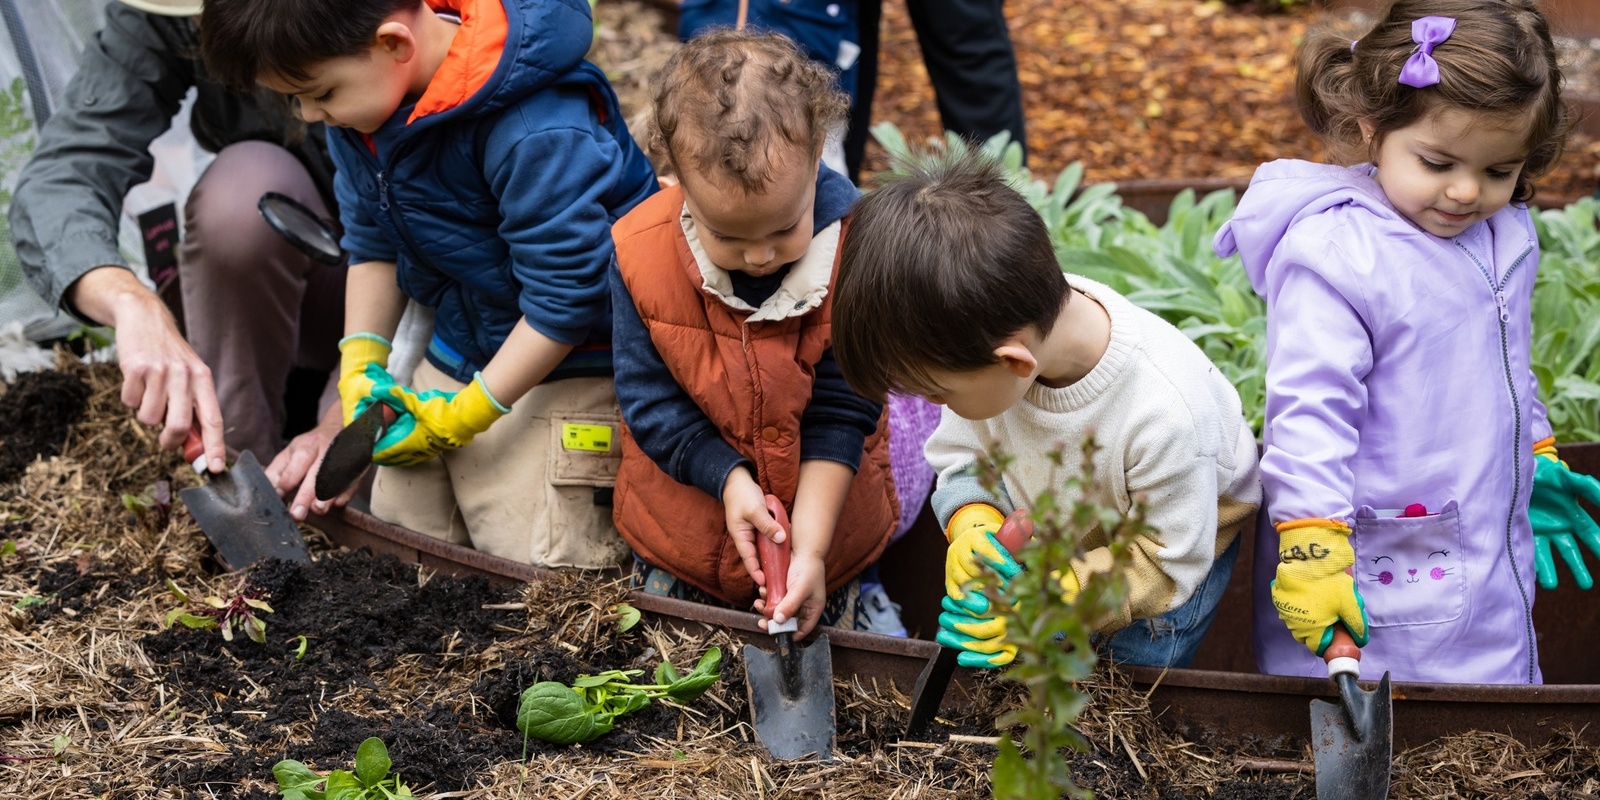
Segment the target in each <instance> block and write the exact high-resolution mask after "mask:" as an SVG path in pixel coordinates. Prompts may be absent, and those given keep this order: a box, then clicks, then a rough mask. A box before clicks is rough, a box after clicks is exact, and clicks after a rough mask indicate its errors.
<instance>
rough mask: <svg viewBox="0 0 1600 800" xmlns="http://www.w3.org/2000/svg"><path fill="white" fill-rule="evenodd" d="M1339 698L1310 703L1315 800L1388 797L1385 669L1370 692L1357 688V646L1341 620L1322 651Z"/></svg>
mask: <svg viewBox="0 0 1600 800" xmlns="http://www.w3.org/2000/svg"><path fill="white" fill-rule="evenodd" d="M1322 657H1323V659H1324V660H1325V661H1327V663H1328V677H1329V678H1330V679H1332V680H1333V682H1334V684H1336V685H1337V686H1338V687H1339V702H1337V703H1329V702H1327V701H1326V700H1312V701H1311V749H1312V753H1313V755H1314V756H1315V757H1316V765H1317V800H1383V799H1384V798H1387V797H1388V796H1389V759H1390V757H1391V756H1393V755H1394V701H1393V697H1392V695H1391V693H1390V689H1389V673H1387V672H1385V673H1383V680H1381V681H1378V687H1377V688H1376V689H1373V690H1370V691H1368V690H1365V689H1362V688H1361V687H1360V686H1359V685H1358V684H1357V683H1356V678H1357V677H1358V676H1359V675H1360V673H1361V648H1359V647H1357V646H1356V642H1355V639H1354V638H1353V637H1352V636H1351V635H1350V632H1349V631H1347V630H1345V627H1344V625H1343V624H1342V623H1340V624H1336V625H1334V628H1333V643H1332V644H1330V645H1328V649H1327V650H1326V651H1324V652H1323V656H1322Z"/></svg>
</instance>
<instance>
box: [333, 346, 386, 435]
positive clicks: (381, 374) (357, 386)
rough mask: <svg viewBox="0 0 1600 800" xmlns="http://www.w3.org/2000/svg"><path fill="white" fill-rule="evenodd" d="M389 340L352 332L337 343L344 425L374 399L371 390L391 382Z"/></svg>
mask: <svg viewBox="0 0 1600 800" xmlns="http://www.w3.org/2000/svg"><path fill="white" fill-rule="evenodd" d="M389 350H390V344H389V340H388V339H385V338H383V337H382V336H379V335H378V334H376V333H353V334H350V335H349V336H346V337H344V338H343V339H340V340H339V405H340V410H341V411H342V413H343V416H344V424H346V425H349V424H350V422H351V420H354V419H355V418H356V415H357V414H360V413H361V412H363V411H365V410H367V406H369V405H371V404H372V403H373V402H374V400H375V399H376V397H375V396H374V395H373V393H372V392H373V388H374V387H375V386H376V385H377V384H379V383H382V382H388V383H390V384H392V383H394V378H392V377H390V376H389V371H388V370H387V369H386V367H387V366H388V365H389Z"/></svg>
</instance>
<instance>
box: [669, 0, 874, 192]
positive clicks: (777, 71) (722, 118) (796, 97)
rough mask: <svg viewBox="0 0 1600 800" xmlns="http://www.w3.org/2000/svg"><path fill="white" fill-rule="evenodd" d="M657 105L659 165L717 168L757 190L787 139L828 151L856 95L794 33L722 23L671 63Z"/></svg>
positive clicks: (691, 42) (676, 168) (761, 188)
mask: <svg viewBox="0 0 1600 800" xmlns="http://www.w3.org/2000/svg"><path fill="white" fill-rule="evenodd" d="M650 106H651V112H652V123H651V125H650V130H649V134H648V135H647V136H646V138H645V146H646V148H647V150H648V151H649V153H650V156H651V158H652V159H654V160H655V162H656V163H657V164H659V165H663V166H666V167H669V168H671V170H672V171H674V172H683V171H684V170H686V169H697V170H711V171H714V172H716V173H717V174H718V175H719V176H722V177H726V178H728V179H731V180H732V182H733V183H734V184H735V185H736V186H738V187H739V188H740V189H742V190H744V191H745V192H750V193H758V192H762V191H764V190H765V189H766V186H767V182H768V181H769V180H771V178H772V167H773V159H774V158H775V157H776V156H777V155H778V154H779V152H780V151H779V149H778V148H779V147H781V146H782V144H784V143H788V144H789V145H792V146H799V147H805V148H809V150H810V157H811V158H812V159H815V158H817V157H819V156H820V155H821V154H822V145H823V142H824V141H826V139H827V137H828V130H829V129H830V128H832V127H833V126H835V125H838V124H842V123H843V122H844V119H845V114H846V113H847V111H848V110H849V107H850V99H849V98H848V97H846V96H845V94H844V93H843V92H841V91H839V89H838V87H837V86H836V85H835V83H834V76H833V73H832V72H831V71H829V70H828V68H827V67H825V66H823V65H822V64H819V63H817V62H815V61H812V60H811V59H809V58H806V56H805V54H803V53H801V52H800V48H799V47H797V46H796V45H795V43H794V42H793V41H792V40H791V39H789V37H787V36H784V35H782V34H778V33H755V32H751V31H740V30H734V29H732V28H714V29H712V30H709V31H706V32H705V33H702V34H700V35H699V36H696V37H694V38H693V39H690V40H689V41H688V42H685V43H684V45H683V46H682V47H680V48H678V50H677V52H675V53H673V54H672V57H671V58H669V59H667V63H666V64H664V65H663V66H662V67H661V73H660V75H659V76H658V77H657V79H656V85H655V90H654V91H653V92H651V97H650ZM680 131H681V133H680Z"/></svg>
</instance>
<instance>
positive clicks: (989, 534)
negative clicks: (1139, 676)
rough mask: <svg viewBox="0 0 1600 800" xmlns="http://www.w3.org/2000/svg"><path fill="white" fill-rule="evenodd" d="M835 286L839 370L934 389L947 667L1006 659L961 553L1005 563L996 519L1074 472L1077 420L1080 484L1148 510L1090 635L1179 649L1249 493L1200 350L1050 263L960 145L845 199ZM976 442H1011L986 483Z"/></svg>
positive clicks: (1113, 643)
mask: <svg viewBox="0 0 1600 800" xmlns="http://www.w3.org/2000/svg"><path fill="white" fill-rule="evenodd" d="M836 292H837V296H836V298H835V300H834V320H833V324H834V331H833V332H834V352H835V355H836V357H837V359H838V362H839V366H840V368H841V369H842V370H843V372H844V375H845V377H846V378H847V379H848V380H849V381H850V383H851V384H852V385H854V386H855V387H856V388H857V389H858V390H859V391H860V392H861V394H862V395H864V396H866V397H882V396H884V394H886V393H887V392H888V391H890V390H895V391H901V392H906V393H913V394H920V395H922V396H924V397H926V398H928V399H929V400H931V401H933V402H935V403H939V404H941V405H943V406H944V407H945V408H944V414H943V418H942V419H941V420H940V423H939V428H938V430H937V431H935V432H934V434H933V437H932V438H931V439H930V440H929V441H928V444H927V448H926V454H927V458H928V461H929V462H930V463H931V464H932V465H933V468H934V469H935V470H936V471H937V472H938V473H939V477H938V486H937V488H936V489H935V491H934V495H933V507H934V510H935V511H936V512H937V513H938V515H939V521H940V523H941V524H942V525H943V526H944V528H945V535H946V537H947V538H948V539H949V541H950V546H949V550H948V552H947V554H946V565H945V588H946V591H947V592H948V597H947V598H946V599H945V602H944V606H945V609H946V612H947V613H945V614H943V615H942V616H941V617H940V626H941V631H940V634H939V641H940V642H941V643H943V644H945V645H946V646H949V647H955V648H958V649H961V650H963V651H965V652H963V653H962V654H961V658H960V661H961V663H962V664H963V665H966V666H980V667H982V666H1001V665H1004V664H1008V663H1010V662H1011V660H1012V658H1013V657H1014V655H1015V653H1016V648H1015V646H1014V645H1012V644H1010V643H1008V642H1007V641H1006V637H1005V629H1004V623H1003V621H1001V620H998V619H995V618H992V617H990V616H988V615H987V614H988V607H987V606H988V603H987V600H985V599H984V597H983V595H982V594H981V592H977V591H974V590H973V589H974V579H975V578H978V577H979V576H980V571H979V569H978V564H979V563H982V562H983V561H988V562H990V563H991V564H995V565H997V566H998V568H999V571H1000V573H1001V575H1002V576H1005V577H1009V576H1010V575H1013V574H1015V573H1016V571H1017V570H1019V569H1020V567H1018V566H1017V564H1016V562H1015V561H1014V560H1013V559H1012V558H1011V555H1010V553H1008V552H1006V550H1005V548H1004V547H1002V546H1001V545H1000V544H999V542H998V541H996V539H995V535H994V534H995V532H996V531H997V530H999V527H1000V524H1001V522H1002V521H1003V520H1004V519H1005V517H1006V515H1007V514H1008V513H1010V512H1011V511H1013V510H1014V509H1018V508H1026V507H1027V506H1028V505H1029V504H1031V503H1032V502H1033V501H1034V500H1035V499H1036V498H1038V497H1039V496H1040V494H1041V493H1043V492H1046V491H1052V490H1053V491H1060V490H1061V489H1062V488H1063V487H1064V485H1065V482H1066V481H1067V480H1068V479H1070V478H1072V477H1074V476H1075V475H1076V474H1077V472H1078V470H1079V464H1078V460H1077V459H1076V458H1074V457H1072V456H1073V454H1074V453H1075V452H1076V451H1077V449H1078V448H1079V446H1080V444H1081V442H1082V441H1083V440H1084V438H1085V437H1087V436H1089V435H1091V434H1092V435H1093V436H1094V440H1095V443H1096V444H1097V445H1098V450H1097V452H1096V453H1095V455H1094V462H1095V470H1096V474H1097V475H1098V476H1099V484H1100V487H1099V489H1100V490H1101V491H1103V492H1104V493H1105V496H1103V497H1096V498H1091V499H1093V500H1095V501H1096V502H1099V503H1102V504H1104V505H1107V506H1114V507H1116V508H1118V509H1121V510H1122V511H1124V512H1126V511H1128V510H1130V509H1131V507H1132V503H1133V501H1134V499H1135V498H1141V497H1142V498H1143V499H1144V501H1145V503H1146V505H1147V513H1146V521H1147V522H1148V523H1149V524H1150V525H1151V526H1152V527H1153V528H1154V529H1155V533H1153V534H1150V535H1147V536H1144V537H1141V538H1140V539H1139V540H1137V541H1135V542H1134V543H1133V548H1132V554H1133V561H1132V564H1131V567H1130V569H1129V572H1128V581H1129V588H1130V592H1129V597H1128V602H1127V605H1126V606H1125V607H1124V608H1123V609H1122V610H1121V613H1120V614H1118V615H1117V616H1116V618H1114V619H1112V620H1109V621H1108V622H1107V624H1106V626H1105V627H1104V629H1103V631H1102V633H1103V634H1105V641H1104V642H1103V644H1104V646H1105V648H1106V650H1107V652H1108V654H1109V655H1110V657H1111V658H1112V659H1113V660H1115V661H1117V662H1119V663H1131V664H1148V665H1154V666H1178V667H1181V666H1186V665H1188V664H1189V663H1190V661H1191V660H1192V659H1193V657H1194V654H1195V651H1196V650H1197V649H1198V648H1199V645H1200V640H1201V638H1202V637H1203V636H1204V635H1205V631H1206V628H1207V627H1208V626H1209V625H1210V623H1211V618H1212V616H1213V615H1214V614H1215V613H1216V608H1217V603H1218V601H1219V600H1220V599H1221V597H1222V593H1223V589H1224V588H1225V587H1226V586H1227V583H1228V578H1229V576H1230V575H1231V574H1232V571H1233V564H1234V560H1235V558H1236V556H1237V554H1238V549H1239V545H1238V535H1239V532H1240V531H1241V530H1242V529H1243V528H1244V527H1245V525H1246V524H1248V522H1249V521H1250V519H1251V518H1252V517H1253V515H1254V514H1255V510H1256V507H1257V506H1258V505H1259V504H1260V501H1261V487H1260V482H1259V479H1258V477H1257V473H1256V444H1255V437H1254V435H1253V434H1252V432H1251V430H1250V427H1249V425H1247V424H1246V423H1245V420H1244V416H1243V414H1242V412H1241V409H1240V403H1239V396H1238V393H1237V392H1236V391H1235V390H1234V388H1233V386H1232V385H1231V384H1230V383H1229V382H1228V380H1227V379H1226V378H1225V377H1224V376H1223V375H1222V373H1221V372H1220V371H1218V370H1217V368H1216V367H1215V366H1214V365H1213V364H1212V363H1211V362H1210V361H1209V360H1208V359H1207V358H1206V356H1205V354H1203V353H1202V352H1201V351H1200V349H1199V348H1198V347H1196V346H1195V345H1194V343H1193V342H1191V341H1189V339H1188V337H1186V336H1185V335H1184V334H1183V333H1182V332H1181V331H1179V330H1178V329H1176V328H1174V327H1173V326H1172V325H1170V324H1168V323H1167V322H1165V321H1163V320H1161V319H1160V318H1159V317H1156V316H1155V315H1154V314H1151V313H1150V312H1148V311H1145V310H1143V309H1141V308H1139V307H1137V306H1135V305H1133V304H1132V303H1131V302H1129V301H1128V300H1127V299H1125V298H1123V297H1122V296H1121V295H1119V294H1117V293H1116V292H1114V291H1112V290H1111V289H1110V288H1108V287H1106V286H1103V285H1101V284H1098V283H1095V282H1094V281H1090V280H1088V279H1085V278H1081V277H1078V276H1074V275H1070V274H1069V275H1065V276H1063V274H1062V272H1061V268H1060V266H1059V265H1058V264H1057V262H1056V258H1055V253H1054V251H1053V249H1052V247H1051V244H1050V238H1049V235H1048V233H1047V232H1046V231H1045V227H1044V223H1043V221H1042V220H1041V219H1040V218H1039V215H1038V214H1037V213H1036V212H1035V211H1034V210H1033V209H1032V208H1031V207H1030V206H1029V205H1028V203H1027V201H1026V200H1025V199H1023V197H1022V196H1021V195H1020V194H1018V193H1017V192H1016V191H1015V190H1013V189H1012V188H1011V187H1009V186H1008V185H1007V184H1006V182H1005V179H1004V178H1003V177H1002V176H1001V174H1000V172H999V170H998V167H997V166H996V165H995V164H994V163H993V162H992V161H991V160H989V159H987V158H985V157H983V156H981V155H979V154H973V155H969V156H965V157H960V158H954V159H950V160H948V161H946V162H944V163H941V164H939V165H937V166H933V167H927V168H913V170H912V173H911V174H910V175H908V176H906V177H902V178H898V179H891V180H890V181H889V182H887V183H885V184H883V185H881V186H880V187H878V188H877V189H876V190H875V191H872V192H871V193H869V194H868V195H866V196H865V197H864V198H863V199H862V200H861V201H859V203H858V204H857V207H856V210H855V216H854V222H853V225H852V227H851V229H850V237H849V239H848V240H847V241H846V244H845V247H844V253H843V255H842V262H841V265H840V269H839V280H838V284H837V287H836ZM991 448H993V449H994V450H995V451H996V452H1001V453H1005V454H1007V455H1009V456H1011V457H1012V458H1013V460H1012V461H1011V463H1010V464H1009V466H1008V467H1007V469H1006V471H1005V475H1004V477H1003V480H1002V485H1001V487H1000V490H999V492H998V494H996V493H991V492H989V491H986V490H985V489H984V488H983V487H982V486H981V485H980V484H979V481H978V478H977V476H976V474H975V470H974V468H975V466H976V465H977V463H978V461H979V459H981V458H982V457H983V456H984V455H985V452H986V451H988V450H990V449H991ZM1058 450H1064V451H1065V452H1066V454H1067V456H1068V457H1067V458H1065V459H1064V461H1063V463H1062V464H1061V465H1057V464H1056V463H1054V462H1053V461H1052V460H1051V458H1050V455H1051V454H1052V453H1053V452H1055V451H1058ZM1066 499H1067V498H1063V500H1066ZM1105 544H1106V542H1105V539H1104V536H1103V535H1102V534H1101V533H1100V532H1099V531H1094V532H1091V534H1090V535H1089V536H1088V538H1087V539H1086V540H1085V542H1084V546H1085V547H1086V548H1087V552H1086V554H1085V556H1084V557H1083V558H1082V559H1081V560H1076V561H1074V562H1073V564H1072V569H1071V570H1070V574H1068V575H1067V576H1066V577H1065V578H1064V579H1063V582H1062V586H1063V589H1064V590H1065V591H1066V593H1067V595H1068V596H1069V597H1070V596H1072V595H1073V594H1075V593H1076V591H1077V590H1078V587H1079V586H1081V583H1082V581H1083V579H1084V578H1085V577H1086V576H1088V575H1089V574H1091V573H1093V572H1096V571H1100V570H1103V569H1105V567H1106V565H1107V564H1108V563H1109V553H1108V551H1107V550H1106V547H1105Z"/></svg>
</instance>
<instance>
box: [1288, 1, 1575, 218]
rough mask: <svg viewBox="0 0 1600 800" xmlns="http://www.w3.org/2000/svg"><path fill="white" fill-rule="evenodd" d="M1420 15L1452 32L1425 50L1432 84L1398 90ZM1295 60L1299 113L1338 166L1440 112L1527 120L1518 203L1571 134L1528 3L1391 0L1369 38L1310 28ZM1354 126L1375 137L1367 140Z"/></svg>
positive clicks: (1539, 19)
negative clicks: (1441, 20)
mask: <svg viewBox="0 0 1600 800" xmlns="http://www.w3.org/2000/svg"><path fill="white" fill-rule="evenodd" d="M1429 16H1436V17H1450V18H1452V19H1454V20H1455V21H1456V27H1455V30H1454V31H1453V32H1452V33H1451V34H1450V38H1449V39H1446V40H1445V41H1444V42H1442V43H1440V44H1439V45H1438V46H1436V47H1435V48H1434V50H1433V58H1434V60H1435V61H1437V62H1438V63H1439V82H1438V83H1437V84H1434V85H1432V86H1427V87H1423V88H1413V87H1411V86H1407V85H1405V84H1402V83H1400V69H1401V67H1403V66H1404V65H1405V62H1406V59H1408V58H1410V57H1411V54H1412V53H1413V52H1415V51H1416V49H1417V45H1416V42H1414V41H1412V39H1411V23H1412V22H1414V21H1416V20H1417V19H1420V18H1422V17H1429ZM1298 61H1299V63H1298V73H1297V75H1296V79H1295V84H1296V85H1295V89H1296V94H1297V95H1298V97H1299V101H1300V114H1301V116H1302V117H1303V118H1304V119H1305V121H1306V124H1308V125H1310V126H1311V129H1312V130H1313V131H1316V132H1317V133H1319V134H1321V135H1322V137H1323V138H1324V139H1325V140H1326V141H1327V142H1328V146H1329V147H1330V148H1331V149H1332V150H1333V152H1334V154H1335V156H1336V157H1338V158H1339V159H1340V160H1341V161H1345V162H1355V161H1361V160H1370V159H1371V158H1372V157H1373V155H1374V154H1376V153H1377V151H1378V148H1379V147H1380V146H1381V145H1382V144H1383V139H1384V137H1385V136H1386V135H1388V134H1389V133H1392V132H1394V131H1397V130H1400V129H1401V128H1405V127H1408V126H1410V125H1411V124H1412V123H1414V122H1417V121H1418V120H1421V119H1423V118H1424V117H1426V116H1427V115H1429V114H1433V113H1436V112H1438V111H1440V110H1442V109H1446V108H1456V109H1460V110H1462V111H1468V112H1472V113H1478V114H1487V115H1489V116H1491V117H1497V116H1503V117H1504V119H1505V121H1506V122H1507V123H1514V124H1522V123H1523V122H1524V121H1525V120H1531V123H1532V124H1531V125H1530V129H1529V131H1528V142H1527V145H1528V157H1527V160H1526V161H1525V162H1524V163H1523V167H1522V173H1521V175H1520V176H1518V178H1517V186H1516V190H1515V191H1514V192H1513V194H1512V196H1511V199H1512V200H1514V201H1516V202H1522V203H1525V202H1527V201H1528V200H1531V199H1532V198H1533V192H1534V189H1533V181H1534V180H1535V179H1537V178H1538V177H1539V176H1541V175H1543V174H1544V173H1545V172H1548V171H1549V169H1550V167H1551V166H1552V165H1554V164H1555V162H1556V160H1557V159H1559V158H1560V157H1561V148H1562V145H1563V142H1564V140H1565V139H1566V135H1567V132H1568V131H1569V130H1570V129H1571V127H1572V123H1571V119H1572V114H1571V112H1570V111H1569V110H1568V109H1567V107H1566V105H1565V104H1564V103H1563V102H1562V100H1561V66H1560V64H1559V63H1557V60H1556V49H1555V46H1554V44H1552V43H1551V41H1550V26H1549V24H1548V23H1547V22H1546V21H1545V18H1544V15H1543V14H1542V13H1540V11H1539V7H1538V5H1537V3H1536V2H1535V1H1534V0H1399V2H1396V3H1395V4H1394V5H1392V6H1390V7H1389V13H1388V14H1386V15H1385V16H1384V18H1383V19H1382V20H1380V21H1379V22H1378V23H1377V24H1376V25H1374V26H1372V28H1371V29H1369V30H1361V29H1359V28H1356V27H1353V26H1351V25H1350V24H1348V23H1340V22H1332V23H1329V24H1326V25H1323V26H1319V27H1316V28H1313V29H1312V30H1311V31H1310V32H1309V33H1308V34H1307V35H1306V38H1305V41H1304V42H1302V43H1301V46H1300V52H1299V55H1298ZM1363 120H1366V121H1370V122H1371V124H1372V126H1373V128H1374V129H1375V130H1374V133H1373V135H1372V137H1371V139H1370V140H1368V139H1367V138H1366V137H1365V135H1364V133H1363V131H1362V130H1361V123H1362V121H1363Z"/></svg>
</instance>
